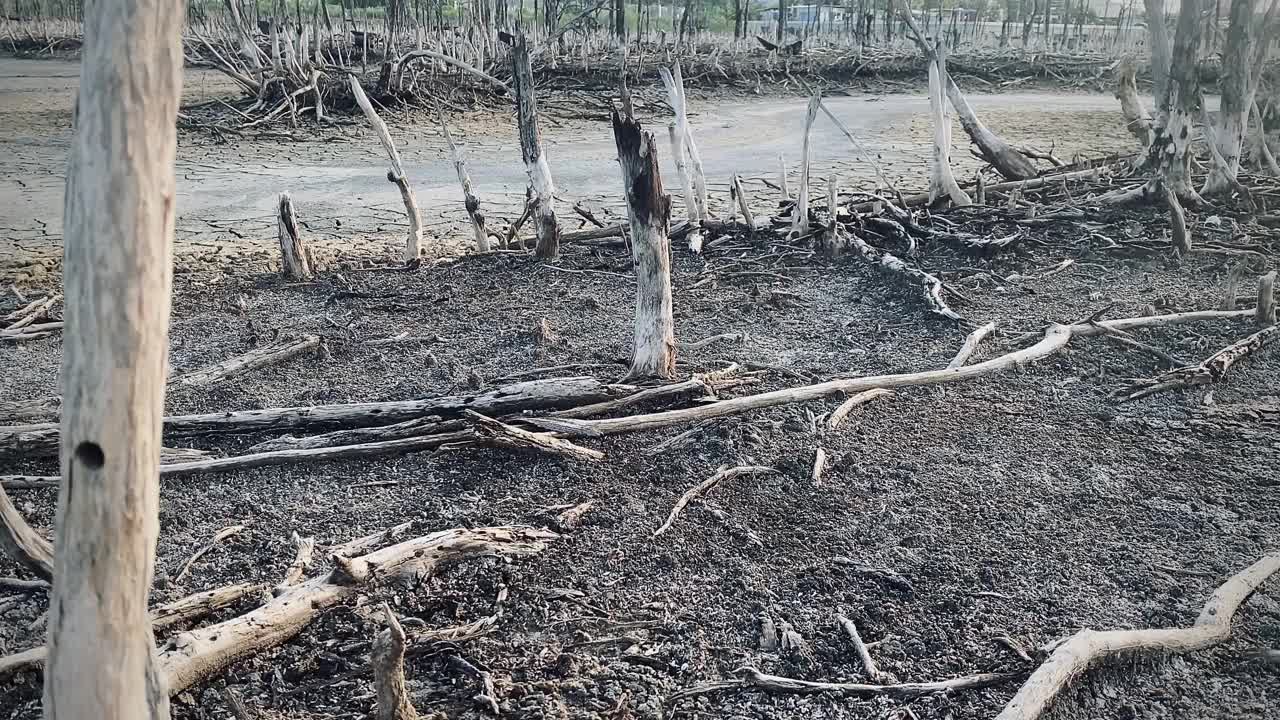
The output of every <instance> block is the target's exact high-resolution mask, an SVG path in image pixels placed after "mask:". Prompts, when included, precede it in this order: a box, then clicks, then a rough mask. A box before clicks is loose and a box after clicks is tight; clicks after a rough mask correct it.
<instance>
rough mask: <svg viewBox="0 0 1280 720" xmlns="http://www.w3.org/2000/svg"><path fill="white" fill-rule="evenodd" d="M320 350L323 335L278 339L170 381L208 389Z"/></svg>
mask: <svg viewBox="0 0 1280 720" xmlns="http://www.w3.org/2000/svg"><path fill="white" fill-rule="evenodd" d="M318 347H320V336H319V335H303V336H302V337H300V338H295V339H288V340H278V341H276V342H274V343H272V344H270V345H266V346H264V347H260V348H254V349H253V350H250V351H249V352H247V353H244V354H242V355H236V356H235V357H232V358H227V359H226V360H223V361H222V362H220V363H216V364H214V365H210V366H208V367H203V368H200V369H199V370H193V371H191V372H189V373H184V374H182V375H179V376H177V377H175V378H172V379H171V380H170V381H169V382H170V383H173V384H178V385H186V386H188V387H206V386H208V385H212V384H214V383H216V382H220V381H222V380H226V379H228V378H233V377H236V376H239V375H243V374H244V373H247V372H249V371H251V370H257V369H259V368H264V367H268V366H271V365H277V364H279V363H282V362H284V361H286V360H291V359H293V358H295V357H297V356H299V355H302V354H303V353H306V352H308V351H311V350H314V349H316V348H318Z"/></svg>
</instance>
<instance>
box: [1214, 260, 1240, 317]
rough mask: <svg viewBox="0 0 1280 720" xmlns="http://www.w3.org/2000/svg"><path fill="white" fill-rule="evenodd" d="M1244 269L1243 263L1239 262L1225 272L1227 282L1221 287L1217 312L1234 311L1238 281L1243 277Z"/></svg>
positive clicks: (1238, 288) (1238, 286)
mask: <svg viewBox="0 0 1280 720" xmlns="http://www.w3.org/2000/svg"><path fill="white" fill-rule="evenodd" d="M1245 269H1246V265H1245V263H1243V262H1240V263H1236V264H1235V266H1233V267H1232V268H1231V270H1229V271H1227V280H1226V282H1225V283H1223V286H1222V303H1221V304H1220V305H1218V309H1219V310H1235V309H1236V293H1237V292H1239V290H1240V279H1241V278H1243V277H1244V271H1245Z"/></svg>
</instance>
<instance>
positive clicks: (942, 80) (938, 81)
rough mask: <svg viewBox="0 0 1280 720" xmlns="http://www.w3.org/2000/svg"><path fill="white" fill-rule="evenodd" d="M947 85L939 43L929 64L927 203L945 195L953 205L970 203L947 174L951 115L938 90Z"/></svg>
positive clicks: (949, 153)
mask: <svg viewBox="0 0 1280 720" xmlns="http://www.w3.org/2000/svg"><path fill="white" fill-rule="evenodd" d="M946 84H947V63H946V53H945V52H944V51H943V49H942V46H941V45H939V46H938V47H937V48H936V50H935V51H934V54H933V58H932V60H931V61H930V63H929V111H930V113H931V114H932V115H933V171H932V174H931V176H930V178H929V202H930V203H933V202H936V201H937V200H938V198H941V197H944V196H945V197H948V198H950V199H951V202H952V203H954V204H956V205H971V204H972V201H971V200H970V199H969V196H968V195H967V194H966V193H965V191H964V190H961V189H960V184H959V183H957V182H956V178H955V175H953V174H952V173H951V114H950V113H948V112H947V100H946V98H944V97H943V94H942V89H943V88H944V87H946Z"/></svg>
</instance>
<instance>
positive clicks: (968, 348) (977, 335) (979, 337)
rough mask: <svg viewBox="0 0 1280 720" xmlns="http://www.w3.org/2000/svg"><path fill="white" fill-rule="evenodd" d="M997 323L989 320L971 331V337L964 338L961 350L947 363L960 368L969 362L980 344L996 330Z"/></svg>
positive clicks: (948, 365)
mask: <svg viewBox="0 0 1280 720" xmlns="http://www.w3.org/2000/svg"><path fill="white" fill-rule="evenodd" d="M995 329H996V324H995V323H994V322H989V323H987V324H986V325H983V326H982V327H980V328H978V329H976V330H974V331H973V332H971V333H969V337H967V338H965V339H964V345H961V346H960V352H958V353H956V356H955V359H953V360H952V361H951V362H950V363H948V364H947V367H949V368H958V367H961V366H963V365H964V364H965V363H967V362H969V358H970V357H972V356H973V353H974V351H975V350H977V349H978V345H979V344H981V343H982V341H983V340H985V339H986V337H987V336H988V335H990V334H991V333H993V332H995Z"/></svg>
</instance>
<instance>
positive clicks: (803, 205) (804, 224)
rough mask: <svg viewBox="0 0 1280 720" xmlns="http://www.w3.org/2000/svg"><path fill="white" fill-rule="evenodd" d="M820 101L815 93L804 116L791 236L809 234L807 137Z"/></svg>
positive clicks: (815, 117) (816, 114)
mask: <svg viewBox="0 0 1280 720" xmlns="http://www.w3.org/2000/svg"><path fill="white" fill-rule="evenodd" d="M821 102H822V99H821V97H819V96H818V95H817V94H816V93H815V94H814V96H813V97H811V98H809V107H808V109H807V110H806V111H805V115H804V142H803V144H802V146H801V147H802V150H801V151H800V188H799V190H798V191H797V193H796V204H795V207H794V208H792V210H791V234H792V235H795V236H797V237H799V236H802V235H808V234H809V160H810V157H809V135H810V132H811V131H812V130H813V121H814V120H816V119H817V118H818V105H819V104H821Z"/></svg>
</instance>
